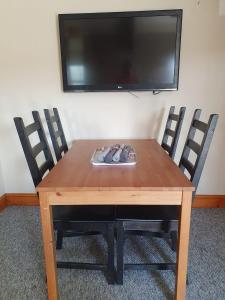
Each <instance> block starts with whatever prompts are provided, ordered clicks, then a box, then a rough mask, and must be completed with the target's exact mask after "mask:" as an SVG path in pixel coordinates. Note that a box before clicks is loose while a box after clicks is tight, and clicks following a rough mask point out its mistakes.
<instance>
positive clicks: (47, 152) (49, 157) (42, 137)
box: [32, 111, 54, 169]
mask: <svg viewBox="0 0 225 300" xmlns="http://www.w3.org/2000/svg"><path fill="white" fill-rule="evenodd" d="M32 115H33V118H34V121H35V122H37V123H38V124H39V126H40V127H39V129H38V130H37V133H38V136H39V139H40V141H41V142H42V143H44V145H45V146H44V147H43V152H44V155H45V159H46V161H48V162H49V167H50V169H52V168H53V167H54V160H53V157H52V154H51V151H50V148H49V145H48V141H47V138H46V135H45V132H44V128H43V126H42V122H41V118H40V115H39V112H38V111H32Z"/></svg>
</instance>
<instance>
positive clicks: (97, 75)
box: [59, 10, 182, 91]
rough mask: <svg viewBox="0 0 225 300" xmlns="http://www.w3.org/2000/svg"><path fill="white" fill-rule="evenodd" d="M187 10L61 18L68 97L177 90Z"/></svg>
mask: <svg viewBox="0 0 225 300" xmlns="http://www.w3.org/2000/svg"><path fill="white" fill-rule="evenodd" d="M181 26H182V10H159V11H135V12H117V13H88V14H60V15H59V32H60V46H61V59H62V77H63V89H64V91H81V90H82V91H113V90H125V91H129V90H131V91H132V90H150V91H161V90H177V89H178V77H179V57H180V41H181Z"/></svg>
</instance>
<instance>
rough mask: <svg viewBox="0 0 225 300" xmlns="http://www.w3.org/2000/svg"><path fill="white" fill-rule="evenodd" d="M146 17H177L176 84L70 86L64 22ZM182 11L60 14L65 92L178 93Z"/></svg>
mask: <svg viewBox="0 0 225 300" xmlns="http://www.w3.org/2000/svg"><path fill="white" fill-rule="evenodd" d="M140 16H142V17H144V16H176V17H177V35H176V53H175V70H174V82H173V83H172V84H160V86H156V85H154V86H153V85H152V84H107V85H106V84H102V85H69V84H68V80H67V71H66V53H65V46H64V45H65V36H64V31H63V22H64V21H66V20H75V19H89V18H91V19H99V18H107V17H110V18H118V17H120V18H121V17H140ZM182 17H183V10H182V9H173V10H150V11H129V12H104V13H79V14H59V15H58V21H59V35H60V50H61V68H62V80H63V91H64V92H81V91H83V92H91V91H92V92H94V91H176V90H178V86H179V68H180V48H181V31H182Z"/></svg>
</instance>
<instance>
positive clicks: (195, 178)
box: [192, 114, 219, 189]
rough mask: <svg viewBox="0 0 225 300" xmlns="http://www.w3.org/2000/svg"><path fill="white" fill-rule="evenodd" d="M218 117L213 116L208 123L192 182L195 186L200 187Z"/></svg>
mask: <svg viewBox="0 0 225 300" xmlns="http://www.w3.org/2000/svg"><path fill="white" fill-rule="evenodd" d="M218 117H219V116H218V115H217V114H212V115H210V117H209V121H208V124H207V125H208V128H207V133H206V134H205V136H204V138H203V141H202V145H201V153H200V155H199V156H198V158H197V161H196V165H197V166H196V170H195V174H194V176H193V178H192V182H193V184H194V186H195V187H196V189H197V187H198V183H199V180H200V177H201V174H202V171H203V168H204V165H205V161H206V157H207V155H208V152H209V147H210V144H211V142H212V138H213V134H214V131H215V128H216V124H217V122H218Z"/></svg>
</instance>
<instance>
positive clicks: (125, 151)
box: [120, 145, 134, 163]
mask: <svg viewBox="0 0 225 300" xmlns="http://www.w3.org/2000/svg"><path fill="white" fill-rule="evenodd" d="M133 151H134V150H133V148H132V147H131V146H130V145H125V146H124V148H123V150H122V152H121V154H120V162H124V163H125V162H127V161H128V159H129V153H130V152H133Z"/></svg>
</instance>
